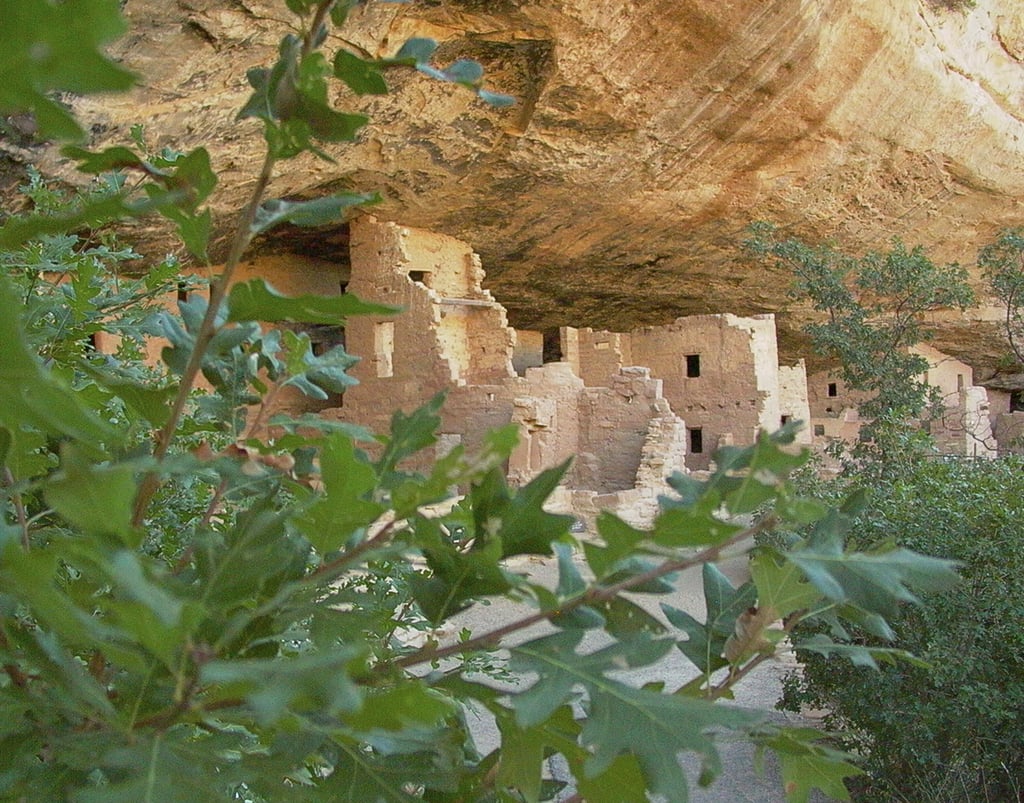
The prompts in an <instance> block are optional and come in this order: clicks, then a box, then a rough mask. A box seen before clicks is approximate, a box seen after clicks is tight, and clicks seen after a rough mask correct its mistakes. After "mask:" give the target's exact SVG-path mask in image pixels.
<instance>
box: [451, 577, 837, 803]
mask: <svg viewBox="0 0 1024 803" xmlns="http://www.w3.org/2000/svg"><path fill="white" fill-rule="evenodd" d="M745 564H746V559H745V558H741V559H735V560H733V561H731V562H729V563H726V564H724V565H722V566H720V568H721V569H722V570H723V572H725V574H726V575H727V576H729V577H730V579H731V580H732V581H733V582H734V584H736V583H740V582H743V581H744V580H745V579H746V565H745ZM510 568H512V569H513V570H514V571H517V572H520V573H525V574H528V575H529V576H530V578H531V580H533V581H534V582H540V583H543V584H545V585H549V586H551V587H553V586H554V585H555V583H556V581H557V568H556V566H555V564H554V561H553V560H541V559H538V558H532V557H531V558H517V559H515V562H514V563H513V564H512V565H511V567H510ZM634 599H635V600H636V601H637V602H639V603H640V604H642V605H644V607H645V608H646V609H648V610H649V611H651V612H652V613H654V612H658V615H659V616H660V611H659V608H658V605H659V603H660V602H665V603H667V604H668V605H672V606H674V607H676V608H680V609H682V610H685V611H687V612H688V613H690V614H692V615H693V616H695V617H697V618H698V619H702V618H703V616H704V614H705V608H704V596H703V591H702V588H701V575H700V570H699V568H698V569H694V570H691V571H688V572H686V573H684V574H683V575H682V576H681V577H680V579H679V581H678V582H677V590H676V591H675V592H674V593H673V594H670V595H659V596H653V595H638V596H636V597H634ZM516 613H517V611H516V610H515V608H514V606H512V605H511V604H508V603H505V602H502V603H498V604H492V605H486V606H484V605H476V606H474V607H473V608H471V609H470V610H468V611H466V612H464V613H463V614H460V615H459V616H458V617H457V618H456V619H455V620H453V623H452V625H453V630H452V632H458V630H459V628H461V627H468V628H469V629H470V630H472V631H474V632H475V633H482V632H485V631H486V630H488V629H491V628H493V627H496V626H498V625H499V624H502V623H505V622H508V621H509V620H510V619H511V618H513V617H514V616H515V615H516ZM550 629H551V628H550V627H549V626H543V627H540V628H537V629H532V630H530V631H528V632H526V633H525V634H520V635H521V636H522V638H521V639H520V640H527V639H529V638H535V637H536V636H538V635H541V634H542V633H544V632H548V631H549V630H550ZM599 638H600V634H599V633H594V634H593V635H588V636H587V638H586V639H585V640H584V642H583V648H586V647H587V646H588V641H589V644H590V647H591V648H596V647H597V646H598V641H597V639H599ZM795 669H796V663H795V662H794V661H793V660H792V658H788V659H787V658H786V657H784V658H783V659H782V660H777V661H768V662H765V663H764V664H762V665H761V666H759V667H757V669H755V670H754V671H753V672H752V673H751V674H750V675H748V676H747V677H746V678H744V679H743V680H742V681H741V682H740V684H738V686H737V687H736V689H735V694H736V700H735V702H734V703H730V704H733V705H738V706H742V707H745V708H750V709H756V710H759V711H764V712H767V714H766V715H767V716H768V717H769V718H770V719H772V720H773V721H776V722H780V723H786V724H790V725H807V724H812V725H813V724H815V723H814V722H813V721H808V720H806V719H804V718H802V717H799V716H796V715H793V714H784V713H781V712H778V711H775V710H774V706H775V702H776V700H778V698H779V694H780V690H781V682H782V678H783V677H784V676H785V675H786V674H788V673H790V672H792V671H794V670H795ZM696 674H697V671H696V669H695V668H694V667H693V665H692V664H690V663H689V662H688V661H687V659H686V658H685V657H684V656H683V655H682V653H680V652H679V651H678V650H673V651H671V652H670V653H669V655H668V656H666V658H665V659H663V660H662V661H661V662H659V663H657V664H654V665H652V666H649V667H644V668H643V669H640V670H635V671H633V672H631V673H630V680H631V681H633V682H635V683H636V685H638V686H639V685H642V684H644V683H647V682H650V681H656V680H660V681H664V682H665V683H666V686H667V687H668V688H669V689H675V688H678V687H679V686H681V685H683V684H684V683H686V682H687V681H688V680H690V679H691V678H693V677H694V676H695V675H696ZM473 728H474V736H475V738H476V739H477V742H478V744H479V746H480V748H481V749H482V750H483V751H485V752H486V750H488V749H490V748H491V747H493V746H494V745H495V744H496V743H497V734H496V731H495V729H494V727H493V725H492V724H491V723H490V722H488V721H486V719H483V718H481V719H479V720H478V721H477V722H476V723H475V724H474V725H473ZM720 753H721V755H722V761H723V767H724V771H723V773H722V775H721V776H719V778H718V779H717V780H716V781H715V783H714V784H712V785H711V786H710V787H708V788H705V789H701V788H699V787H698V786H697V783H696V778H697V774H698V769H699V762H698V761H697V760H696V757H694V756H686V757H684V758H683V761H682V763H683V766H684V767H685V768H686V769H687V771H688V772H687V775H688V777H689V778H690V779H691V783H690V793H691V795H690V799H691V800H692V801H695V803H784V801H785V795H784V794H783V791H782V781H781V778H780V775H779V767H778V762H777V761H776V760H775V757H774V755H772V754H770V753H769V754H767V755H766V756H765V758H764V762H763V767H762V772H761V773H758V772H757V771H756V770H755V767H754V750H753V748H752V747H751V746H750V745H748V744H746V743H741V742H729V741H724V740H723V741H721V742H720ZM691 759H693V760H691ZM552 774H553V775H554V776H555V777H560V775H561V774H562V770H561V769H560V767H559V766H558V765H557V763H556V764H555V765H554V766H553V767H552ZM812 800H814V801H823V800H826V798H824V797H817V796H812Z"/></svg>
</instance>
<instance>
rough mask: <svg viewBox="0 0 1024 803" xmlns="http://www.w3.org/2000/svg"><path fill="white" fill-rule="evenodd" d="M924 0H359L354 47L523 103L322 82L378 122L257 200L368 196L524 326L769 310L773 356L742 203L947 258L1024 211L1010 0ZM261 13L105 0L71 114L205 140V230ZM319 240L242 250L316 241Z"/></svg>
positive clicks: (275, 25)
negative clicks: (118, 17)
mask: <svg viewBox="0 0 1024 803" xmlns="http://www.w3.org/2000/svg"><path fill="white" fill-rule="evenodd" d="M930 3H931V0H857V2H849V0H728V2H727V1H725V0H716V1H715V2H710V0H421V2H417V3H411V4H396V3H381V2H373V3H371V4H369V5H367V6H365V7H362V8H360V9H359V10H358V11H357V12H355V13H354V14H353V18H352V20H351V24H350V25H349V26H348V27H346V29H345V30H343V31H342V32H341V36H343V37H344V41H345V42H346V43H347V44H348V45H349V46H351V47H355V48H356V49H358V50H361V51H364V52H366V53H368V54H370V55H378V54H390V53H392V52H394V50H395V49H397V47H398V46H399V45H400V44H401V43H402V42H403V41H405V39H407V38H409V37H411V36H430V37H433V38H434V39H437V40H438V41H439V42H441V43H442V47H441V49H440V50H439V52H438V60H439V61H447V60H451V59H455V58H459V57H469V58H475V59H477V60H479V61H480V62H482V63H483V64H484V65H485V67H486V68H487V71H488V76H489V79H490V85H491V86H492V87H493V88H495V89H497V90H499V91H502V92H507V93H510V94H513V95H515V96H516V97H517V98H518V101H519V102H518V103H517V105H516V106H514V107H512V108H510V109H491V108H489V107H486V106H484V105H483V104H481V103H479V102H478V101H476V100H475V99H474V98H473V97H472V96H471V95H470V94H469V93H463V92H457V91H452V88H451V87H446V86H441V85H437V84H434V83H432V82H429V81H427V80H426V79H422V78H421V77H420V76H417V75H415V74H411V73H410V74H401V75H396V77H395V80H394V82H393V87H394V90H395V91H394V93H393V95H391V96H389V97H386V98H372V99H369V100H362V101H360V100H356V99H353V98H350V97H342V96H339V103H341V104H347V105H348V106H349V107H360V108H363V109H365V110H367V111H368V112H369V113H370V114H371V116H372V118H373V124H372V125H371V127H370V128H369V129H368V130H367V132H366V134H365V136H364V137H363V139H362V140H361V141H360V142H359V143H358V144H357V145H356V146H354V147H351V148H348V149H335V150H332V151H331V153H332V155H333V156H334V157H335V158H336V159H337V163H336V164H330V163H327V162H323V161H320V160H316V159H314V158H309V159H306V158H302V159H298V160H295V161H293V162H289V163H285V164H282V165H281V166H280V169H279V171H278V176H277V178H276V180H275V181H274V184H273V186H272V191H273V192H274V193H275V194H278V195H288V196H297V197H312V196H316V195H318V194H323V193H326V192H328V191H330V190H332V189H336V188H338V187H342V186H355V187H359V188H380V189H381V190H382V191H383V192H384V194H385V196H386V198H387V201H386V203H385V204H384V205H383V206H382V207H378V209H377V211H376V212H375V214H377V215H378V216H379V217H382V218H386V219H392V220H397V221H401V222H403V223H405V224H408V225H413V226H422V227H428V228H432V229H436V230H439V231H442V232H445V233H448V234H452V235H455V236H458V237H460V238H462V239H465V240H466V241H468V242H470V243H472V245H473V247H474V248H475V249H476V250H477V251H479V252H480V254H481V255H482V257H483V261H484V265H485V267H486V269H487V272H488V280H487V283H488V286H489V287H490V288H491V289H492V291H493V292H494V294H495V296H496V297H497V298H499V299H500V300H501V301H502V302H503V303H504V304H505V305H506V306H507V307H508V309H509V312H510V319H511V322H512V323H513V324H514V325H517V326H520V327H528V328H545V327H552V326H557V325H562V324H572V325H577V326H588V325H589V326H594V327H603V328H611V329H617V330H625V329H628V328H629V327H631V326H634V325H636V324H640V323H664V322H667V321H669V320H671V319H673V318H674V317H676V316H678V315H684V314H692V313H698V312H719V311H731V312H735V313H739V314H747V313H754V312H764V311H774V312H778V313H780V328H781V330H782V332H783V334H784V340H783V347H784V350H787V349H788V350H789V351H790V354H791V355H792V354H794V353H795V352H796V350H798V348H799V346H798V345H797V343H796V341H795V340H794V338H793V333H794V332H795V331H796V330H797V329H798V328H799V324H800V322H801V321H802V320H804V318H805V315H806V313H805V312H803V311H801V310H800V309H798V308H794V307H793V305H792V302H790V301H789V300H788V299H787V298H786V288H787V284H788V277H787V276H786V275H785V274H784V273H780V272H779V271H778V270H776V269H773V268H771V267H768V266H765V265H764V264H759V263H756V262H754V261H751V260H750V259H748V258H745V257H744V256H743V255H742V253H740V251H739V250H738V248H737V244H738V242H739V241H740V240H741V239H742V236H743V231H744V228H745V227H746V225H747V224H748V223H749V222H750V221H751V220H756V219H767V220H772V221H775V222H777V223H779V224H781V225H782V226H784V227H786V228H787V229H788V230H790V231H791V232H792V233H794V234H796V235H799V236H801V237H804V238H806V239H808V240H811V241H823V240H832V241H834V242H836V243H837V244H839V245H840V246H842V247H844V248H846V249H849V250H851V251H854V252H858V251H862V250H865V249H870V248H877V247H883V246H885V245H886V243H887V242H888V241H889V240H890V238H892V237H894V236H899V237H902V238H903V239H904V240H905V241H907V242H908V243H911V244H917V243H922V244H925V245H927V246H928V247H929V250H930V253H931V254H932V255H933V256H934V257H935V258H936V259H941V260H956V261H961V262H964V263H970V262H972V261H973V258H974V256H975V254H976V252H977V249H978V247H979V245H981V244H982V243H984V242H985V241H986V240H987V239H988V238H991V237H992V236H993V235H994V233H995V232H997V231H998V230H999V229H1000V228H1002V227H1004V226H1007V225H1014V224H1018V225H1019V224H1022V223H1024V202H1022V199H1024V158H1022V157H1024V3H1021V2H1020V0H978V2H977V4H976V7H975V8H974V9H973V10H971V11H969V12H968V13H958V12H952V11H949V10H946V9H942V8H936V7H934V6H933V5H931V4H930ZM281 5H282V4H281V3H278V2H273V1H272V0H128V2H127V5H126V14H127V15H128V17H129V19H130V22H131V25H132V30H131V33H130V34H129V35H128V36H127V37H126V38H124V39H123V40H121V41H120V42H119V43H118V44H117V45H116V46H115V48H114V51H113V52H114V53H115V54H116V55H117V56H118V57H119V58H121V59H123V61H124V62H125V63H126V64H127V65H128V66H130V67H131V68H132V69H134V70H136V71H138V72H139V73H140V75H142V76H143V79H142V84H141V85H140V86H139V88H138V89H137V90H136V91H135V92H134V93H133V94H132V95H130V96H126V97H122V98H102V99H96V100H92V99H90V100H83V101H80V102H79V104H78V111H79V113H80V114H82V115H83V116H84V117H85V119H87V120H88V121H89V122H91V123H92V125H93V132H94V135H95V136H94V142H93V144H94V145H96V146H102V145H108V144H112V143H115V142H121V141H124V140H125V139H126V137H127V132H128V129H129V127H130V126H131V125H132V124H134V123H138V122H142V123H144V124H145V125H146V127H147V132H148V136H149V138H150V140H151V141H154V142H156V143H157V144H160V145H163V144H169V145H174V146H175V147H178V148H182V149H187V148H191V147H196V146H200V145H203V146H206V147H208V148H209V149H210V152H211V155H212V157H213V161H214V165H215V168H216V169H218V170H219V172H220V175H221V182H222V184H221V188H220V189H219V190H218V194H217V196H216V199H215V208H216V210H217V213H218V215H217V221H218V226H219V227H220V229H221V231H224V230H226V229H227V227H229V226H230V224H231V213H232V210H236V209H238V208H239V207H240V205H241V203H242V199H243V197H244V194H245V192H246V190H247V188H248V187H250V186H251V184H252V182H253V181H254V177H255V175H256V173H257V171H258V165H259V159H260V155H261V154H260V147H259V146H260V134H259V131H258V128H257V126H256V125H255V124H254V123H252V122H251V121H250V122H244V123H241V124H240V123H236V122H235V121H234V119H233V118H234V115H235V113H236V111H237V109H238V108H239V107H240V105H241V104H242V102H243V99H244V97H245V95H246V93H247V85H246V83H245V78H244V74H245V70H246V69H247V68H249V67H252V66H256V65H263V64H268V63H269V62H270V61H271V60H272V58H273V50H274V48H275V46H276V42H277V40H278V38H279V36H280V33H281V31H282V24H283V20H284V18H285V17H286V14H285V12H284V11H283V9H282V8H280V6H281ZM341 41H342V40H341V39H336V40H335V41H333V42H329V43H328V45H329V46H330V45H332V44H340V43H341ZM142 234H143V235H145V236H148V237H150V238H151V240H152V242H154V243H157V244H159V242H160V241H159V236H158V235H157V234H156V233H155V232H145V231H144V232H142ZM282 238H283V239H282ZM337 242H338V238H337V237H336V236H332V233H331V232H317V233H316V234H315V235H314V236H313V237H305V238H304V239H303V240H301V241H294V242H291V243H289V242H288V239H287V233H283V234H282V235H281V236H280V238H279V240H278V241H277V242H273V241H269V242H264V243H263V244H262V246H261V247H263V248H267V249H273V248H275V247H276V248H285V247H296V248H301V249H305V250H313V251H318V252H319V255H321V256H327V257H328V258H329V257H331V253H330V251H331V249H332V248H333V249H337V247H338V245H337ZM972 316H973V319H977V318H978V317H979V316H980V317H986V315H985V313H984V311H982V312H975V313H972ZM940 318H941V321H940V324H941V337H940V340H939V343H938V345H939V347H940V348H944V349H945V350H948V351H951V352H953V353H955V354H957V355H958V356H962V357H966V358H969V359H971V360H973V361H974V362H975V363H976V364H980V363H984V362H991V361H992V360H993V359H994V357H995V355H996V354H997V353H998V351H999V349H1000V346H999V344H998V343H997V342H996V341H995V340H994V339H993V338H992V337H991V334H992V332H994V331H995V329H994V325H991V324H983V323H978V322H977V320H967V319H965V318H963V317H962V316H961V315H960V314H959V313H956V314H953V313H951V314H949V315H945V316H940ZM787 333H788V336H787Z"/></svg>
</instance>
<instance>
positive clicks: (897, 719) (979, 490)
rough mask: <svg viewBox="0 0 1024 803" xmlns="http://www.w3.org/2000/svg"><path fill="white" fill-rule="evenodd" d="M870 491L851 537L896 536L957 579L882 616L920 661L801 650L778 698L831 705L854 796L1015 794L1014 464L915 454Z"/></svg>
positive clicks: (1021, 682) (1022, 564)
mask: <svg viewBox="0 0 1024 803" xmlns="http://www.w3.org/2000/svg"><path fill="white" fill-rule="evenodd" d="M873 501H874V504H873V510H872V512H871V513H870V514H868V515H865V516H862V517H861V518H860V519H859V520H858V522H857V523H856V525H855V526H854V530H853V537H854V538H855V539H857V540H859V541H860V543H862V544H864V543H871V542H876V541H878V540H881V539H889V538H894V539H896V541H897V542H898V543H899V544H900V545H901V546H906V547H910V548H912V549H918V550H922V551H924V552H927V553H929V554H933V555H939V556H942V557H945V558H949V559H954V560H958V561H962V562H963V568H962V576H963V583H962V584H961V585H960V586H959V587H957V588H956V589H954V590H951V591H948V592H945V593H942V594H937V595H933V596H930V597H928V598H927V599H926V600H925V602H924V604H923V605H922V606H920V607H907V608H904V609H903V610H902V611H901V613H900V614H899V615H898V616H896V617H893V618H891V619H890V620H889V621H890V624H891V625H892V629H893V631H894V632H895V635H896V638H897V639H898V640H899V642H900V644H901V645H903V646H905V647H907V648H908V649H909V650H911V651H913V652H914V653H916V654H917V655H918V656H919V657H921V658H923V659H925V660H926V661H927V662H928V663H930V664H931V666H930V668H926V667H921V666H910V665H906V664H904V665H900V666H898V667H897V666H885V667H882V668H881V671H880V672H879V671H874V670H871V669H866V668H863V667H858V666H853V665H850V664H848V663H844V662H841V661H836V660H831V659H826V658H823V657H822V656H820V655H815V654H812V653H806V652H804V653H801V654H800V657H801V659H803V660H804V661H805V667H804V672H803V678H802V679H799V678H795V677H794V678H791V679H790V681H789V683H788V684H787V688H786V693H785V697H784V701H783V702H784V705H785V707H787V708H789V709H792V710H797V709H799V708H800V707H801V706H811V707H816V708H824V709H827V710H828V711H830V712H831V713H830V714H829V715H828V717H827V720H826V721H827V724H828V725H829V726H831V727H832V728H835V729H838V730H841V731H844V732H846V734H847V735H846V736H844V740H845V742H846V746H847V747H850V748H852V749H854V750H856V751H857V752H860V753H861V754H863V755H864V756H865V759H866V765H865V766H866V768H867V769H868V771H869V773H870V775H869V778H868V780H866V781H865V782H864V783H865V784H866V789H865V792H867V793H868V795H867V797H866V798H865V799H871V800H879V799H901V800H912V801H920V800H929V801H976V800H977V801H1017V800H1021V799H1024V784H1022V781H1021V779H1024V629H1022V628H1021V623H1022V622H1024V462H1022V461H1021V460H1020V459H1019V458H1012V459H1011V458H1006V459H1002V460H998V461H993V462H982V461H978V462H970V461H965V460H942V461H921V462H919V463H918V464H917V467H916V469H915V470H914V471H913V472H911V473H910V474H908V475H906V476H905V477H903V478H902V479H900V480H898V481H897V482H895V483H894V484H893V485H892V486H891V487H887V488H882V489H879V492H878V496H877V497H876V498H875V499H874V500H873ZM853 639H854V640H855V641H857V642H860V643H867V644H871V643H879V642H880V641H881V640H880V639H878V638H877V637H875V636H870V635H868V634H866V633H864V632H860V633H856V634H853Z"/></svg>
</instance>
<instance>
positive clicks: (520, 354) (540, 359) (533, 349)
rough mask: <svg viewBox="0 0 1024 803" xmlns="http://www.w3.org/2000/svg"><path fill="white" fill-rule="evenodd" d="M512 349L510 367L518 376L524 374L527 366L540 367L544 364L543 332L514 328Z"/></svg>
mask: <svg viewBox="0 0 1024 803" xmlns="http://www.w3.org/2000/svg"><path fill="white" fill-rule="evenodd" d="M515 336H516V341H515V346H514V347H513V350H512V368H513V370H514V371H515V372H516V374H517V375H519V376H526V369H527V368H540V366H542V365H543V364H544V334H543V333H542V332H533V331H530V330H529V329H516V330H515Z"/></svg>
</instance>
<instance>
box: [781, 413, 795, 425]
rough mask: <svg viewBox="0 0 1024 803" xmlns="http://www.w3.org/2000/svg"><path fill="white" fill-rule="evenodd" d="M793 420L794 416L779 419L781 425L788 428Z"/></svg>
mask: <svg viewBox="0 0 1024 803" xmlns="http://www.w3.org/2000/svg"><path fill="white" fill-rule="evenodd" d="M791 418H792V416H788V415H784V416H782V418H780V419H779V423H780V424H781V425H782V426H786V424H788V423H789V422H790V419H791Z"/></svg>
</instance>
